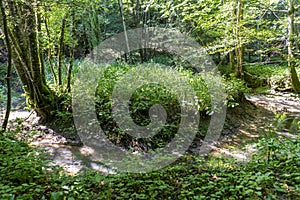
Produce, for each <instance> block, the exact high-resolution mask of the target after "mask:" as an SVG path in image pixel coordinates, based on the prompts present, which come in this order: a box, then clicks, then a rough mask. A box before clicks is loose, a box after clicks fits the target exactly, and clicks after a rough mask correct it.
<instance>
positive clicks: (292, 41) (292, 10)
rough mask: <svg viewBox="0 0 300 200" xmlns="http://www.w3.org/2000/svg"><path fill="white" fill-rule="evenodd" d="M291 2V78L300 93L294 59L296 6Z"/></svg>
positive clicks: (289, 34) (292, 0)
mask: <svg viewBox="0 0 300 200" xmlns="http://www.w3.org/2000/svg"><path fill="white" fill-rule="evenodd" d="M288 1H289V10H288V44H287V46H288V67H289V70H290V77H291V82H292V87H293V89H294V91H295V92H296V93H300V82H299V78H298V75H297V72H296V68H295V64H296V63H295V58H294V42H295V40H294V37H295V4H294V0H288Z"/></svg>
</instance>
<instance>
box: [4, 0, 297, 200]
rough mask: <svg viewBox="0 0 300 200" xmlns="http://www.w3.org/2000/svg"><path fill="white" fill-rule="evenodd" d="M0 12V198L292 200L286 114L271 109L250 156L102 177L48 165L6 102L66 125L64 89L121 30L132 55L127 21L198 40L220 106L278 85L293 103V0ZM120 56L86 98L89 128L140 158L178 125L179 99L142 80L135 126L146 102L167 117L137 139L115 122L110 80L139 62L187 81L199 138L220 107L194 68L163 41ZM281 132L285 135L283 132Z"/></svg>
mask: <svg viewBox="0 0 300 200" xmlns="http://www.w3.org/2000/svg"><path fill="white" fill-rule="evenodd" d="M0 7H1V13H0V18H1V21H0V29H1V40H0V62H1V63H0V110H1V112H2V111H3V110H5V111H6V114H5V116H4V117H3V118H4V120H3V121H2V117H1V118H0V119H1V120H0V122H1V123H2V124H1V125H2V128H1V130H0V147H1V148H0V199H51V200H72V199H299V198H300V187H299V185H300V173H299V171H300V170H299V169H300V142H299V137H300V136H299V133H300V123H299V116H296V117H295V116H293V117H292V120H290V119H289V117H287V115H288V113H284V114H282V113H275V116H277V118H275V119H274V121H270V122H266V123H265V125H264V126H265V127H263V131H264V132H263V133H261V135H260V136H259V137H258V139H257V140H256V141H255V142H254V144H253V145H254V146H255V148H256V150H257V151H256V152H255V153H254V154H253V156H252V157H251V158H250V159H249V160H246V161H238V160H236V159H234V158H231V157H228V156H226V157H217V156H214V155H211V154H205V155H200V156H199V155H198V154H197V153H195V152H193V153H192V152H189V151H188V152H186V154H185V155H183V156H181V157H180V159H178V160H176V161H175V162H174V163H172V164H171V165H168V166H166V167H164V168H163V169H160V170H157V171H151V172H147V173H136V174H134V173H124V172H120V173H116V174H110V175H106V174H103V173H101V172H97V171H93V170H91V169H85V170H84V171H82V172H81V173H79V174H77V175H76V176H70V175H67V174H66V173H65V172H64V170H63V169H61V168H59V167H53V166H52V165H50V164H49V163H50V162H51V160H47V159H48V156H47V153H45V151H43V150H42V149H40V148H34V147H32V146H31V145H29V141H30V139H29V140H28V138H31V139H32V138H34V135H36V134H37V132H36V131H34V130H26V131H24V130H23V128H22V123H23V121H22V120H20V119H17V121H16V122H17V125H16V123H14V125H13V123H9V120H8V117H9V114H10V111H11V109H13V110H18V109H20V108H21V109H23V108H24V107H26V109H29V110H30V109H32V110H34V111H35V112H36V113H37V114H38V115H39V116H40V117H41V121H40V123H50V124H52V125H54V126H57V127H59V128H62V129H64V131H67V132H68V131H70V132H71V131H74V128H73V126H72V125H73V123H74V122H73V116H72V114H73V113H72V112H73V111H74V107H72V106H73V105H74V104H72V97H74V94H72V90H73V89H74V88H73V86H74V82H76V80H75V77H76V76H77V75H78V73H79V72H80V70H81V69H82V68H83V67H82V66H83V63H85V61H86V58H87V57H92V55H93V54H92V55H91V53H93V52H94V49H96V47H97V46H98V45H101V44H103V42H104V41H106V40H107V39H108V38H110V37H111V36H114V35H116V34H118V33H122V32H124V38H125V39H124V40H125V43H126V46H127V48H128V49H127V50H130V49H129V43H128V41H127V39H128V38H126V37H127V36H126V34H127V32H128V31H129V30H130V29H134V28H142V29H143V30H148V29H149V27H161V28H168V29H172V30H173V29H176V30H179V31H180V32H181V33H184V34H185V35H186V36H187V37H189V38H192V39H193V40H195V41H197V43H198V44H199V45H201V46H202V47H203V48H204V49H205V50H206V52H207V54H209V55H210V56H211V58H212V59H213V61H214V63H215V65H216V66H217V68H218V72H217V73H216V75H217V76H220V78H221V81H222V84H224V89H225V92H226V97H224V102H222V103H223V104H224V105H225V106H226V107H227V108H228V109H229V110H230V109H234V108H237V107H242V108H244V107H243V106H244V105H245V104H247V102H246V100H245V93H250V94H258V93H259V94H269V93H278V94H279V95H280V94H282V92H284V93H293V95H294V96H295V97H296V98H298V99H299V93H300V82H299V78H298V77H299V76H300V56H299V55H300V54H299V43H300V40H299V34H300V25H299V24H300V23H299V18H300V8H299V7H300V6H299V2H298V1H294V0H273V1H267V0H250V1H244V0H235V1H232V0H225V1H224V0H223V1H220V0H203V1H200V0H199V1H198V0H175V1H167V0H162V1H157V0H151V1H140V0H136V1H131V0H118V1H116V0H101V1H100V0H61V1H50V0H43V1H36V0H28V1H23V0H9V1H8V0H1V1H0ZM163 39H164V38H163ZM125 52H126V50H125V51H122V50H120V52H118V53H119V55H120V56H119V57H118V58H116V59H115V60H113V62H112V63H110V64H108V65H105V70H104V71H103V74H104V75H103V76H102V77H99V79H98V80H97V83H98V84H97V85H95V88H96V92H95V94H93V95H94V97H95V110H96V116H97V120H98V121H97V123H98V124H99V125H100V126H101V128H102V129H103V130H104V132H105V134H106V136H107V138H108V139H109V140H110V141H111V142H112V143H114V144H115V145H116V146H118V147H119V148H122V149H124V150H127V151H128V152H135V151H138V152H139V153H144V154H147V153H148V152H150V151H154V150H156V149H160V148H164V147H165V146H166V145H167V144H168V143H169V142H170V141H171V140H172V138H174V136H175V135H176V133H177V132H178V129H179V125H180V122H181V117H182V116H181V115H180V114H181V111H182V110H181V106H184V100H185V99H184V94H182V96H181V97H180V98H178V96H176V95H175V94H174V93H172V92H170V90H169V88H167V87H166V86H165V85H162V84H158V83H151V82H150V83H148V84H145V85H142V86H141V87H139V88H137V89H136V90H135V91H134V93H133V94H132V95H131V97H130V100H129V101H128V102H126V105H127V104H128V105H129V112H130V117H131V118H132V119H133V121H134V123H135V124H137V125H140V126H142V127H143V126H147V125H149V124H150V123H151V116H149V112H150V111H149V110H150V108H151V107H152V106H153V105H157V104H160V105H162V107H163V108H164V109H165V112H166V116H167V119H166V123H165V124H164V125H163V128H162V129H161V130H160V131H159V132H158V133H157V134H156V135H155V136H153V137H149V138H143V137H133V136H131V135H129V134H126V131H125V130H122V129H121V128H120V126H119V125H118V123H117V122H116V119H115V118H116V116H114V114H113V104H112V101H111V100H112V96H113V91H114V88H115V86H116V84H117V82H118V81H119V80H122V78H123V77H124V76H126V73H128V72H129V71H130V73H133V74H135V75H134V79H141V78H143V77H141V76H142V75H144V74H142V75H141V74H139V71H135V69H137V68H139V67H141V66H143V67H145V66H146V67H145V68H144V73H153V74H156V75H159V76H160V79H165V80H167V81H168V82H170V83H173V82H172V81H176V80H173V79H172V77H173V73H176V74H177V75H179V76H181V77H184V78H185V79H186V80H188V82H187V85H188V86H190V87H191V88H192V89H193V90H194V91H196V94H195V97H194V98H195V99H194V101H193V103H194V105H193V106H195V107H196V108H197V110H198V111H199V113H200V118H201V123H200V124H199V126H198V129H197V133H196V138H197V139H199V140H203V139H204V138H205V136H206V133H207V129H208V126H209V121H210V120H211V118H212V116H214V115H215V114H216V113H218V108H216V107H214V106H213V102H212V94H210V91H209V86H208V83H207V82H206V80H205V79H204V78H203V76H202V74H201V73H198V71H197V70H195V66H193V64H192V63H189V62H188V61H187V60H184V58H182V57H180V56H181V55H174V54H172V52H166V51H165V50H162V49H159V48H144V49H138V50H134V51H129V52H127V53H125ZM96 65H97V66H98V67H103V66H104V65H102V63H96ZM161 66H164V70H169V74H163V73H162V70H161V69H160V67H161ZM103 68H104V67H103ZM211 78H212V79H213V77H211ZM130 81H131V80H129V82H130ZM174 83H175V82H174ZM77 84H78V83H77ZM129 85H130V84H129ZM174 85H175V84H174ZM77 86H78V85H77ZM77 86H76V85H75V87H77ZM79 86H80V84H79ZM215 89H216V91H217V89H218V88H217V87H215ZM73 91H74V90H73ZM124 92H125V93H126V91H124ZM88 94H89V91H88V90H86V91H84V93H83V94H80V95H83V96H84V95H88ZM72 95H73V96H72ZM25 98H26V103H25ZM73 103H74V102H73ZM283 103H284V102H283ZM25 104H26V105H25ZM126 105H125V106H126ZM186 105H188V104H186ZM92 109H94V108H92ZM295 109H300V108H296V107H295ZM236 114H237V115H239V114H241V113H236ZM254 120H255V119H254ZM227 123H228V122H227V121H226V122H225V126H232V124H230V123H229V124H227ZM271 123H272V124H271ZM282 127H284V131H286V132H288V134H286V135H282V134H281V135H280V134H279V131H280V129H281V128H282ZM77 128H78V127H77ZM256 128H257V129H258V127H256ZM59 130H61V129H59ZM155 131H156V130H153V132H155ZM24 132H25V135H26V136H25V137H23V136H20V133H22V134H24ZM72 133H73V132H72ZM22 134H21V135H22ZM70 134H71V133H70ZM67 135H68V134H67ZM64 136H65V135H64ZM69 137H73V136H72V135H69ZM198 145H200V144H198ZM104 164H105V163H104Z"/></svg>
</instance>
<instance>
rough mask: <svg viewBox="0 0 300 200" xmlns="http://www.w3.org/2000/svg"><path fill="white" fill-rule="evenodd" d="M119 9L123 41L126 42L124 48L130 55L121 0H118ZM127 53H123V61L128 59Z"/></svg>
mask: <svg viewBox="0 0 300 200" xmlns="http://www.w3.org/2000/svg"><path fill="white" fill-rule="evenodd" d="M119 9H120V15H121V18H122V23H123V30H124V37H125V43H126V50H127V54H128V56H129V57H130V48H129V43H128V36H127V29H126V23H125V17H124V14H123V2H122V0H119ZM127 54H125V61H128V58H127Z"/></svg>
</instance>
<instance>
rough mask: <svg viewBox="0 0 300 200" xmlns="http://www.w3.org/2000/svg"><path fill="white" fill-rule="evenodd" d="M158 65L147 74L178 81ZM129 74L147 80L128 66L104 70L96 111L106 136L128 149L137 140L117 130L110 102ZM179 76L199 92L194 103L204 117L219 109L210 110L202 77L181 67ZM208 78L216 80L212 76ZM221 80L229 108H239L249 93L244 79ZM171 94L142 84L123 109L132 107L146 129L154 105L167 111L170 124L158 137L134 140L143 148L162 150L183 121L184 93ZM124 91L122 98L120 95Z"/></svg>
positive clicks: (167, 90) (206, 87) (125, 89)
mask: <svg viewBox="0 0 300 200" xmlns="http://www.w3.org/2000/svg"><path fill="white" fill-rule="evenodd" d="M155 66H156V65H155V64H153V63H152V65H151V68H150V67H149V69H147V68H145V70H146V71H147V70H148V71H147V72H149V73H154V74H158V75H161V77H158V79H163V80H165V81H167V82H168V81H173V82H175V81H176V80H171V78H169V77H164V75H163V73H162V72H161V71H160V69H159V68H156V67H155ZM100 67H101V66H100ZM128 71H130V73H131V76H132V77H134V78H135V79H143V78H144V77H143V76H144V74H142V75H141V74H139V72H138V71H135V69H134V68H133V67H132V66H130V65H128V64H126V63H114V64H111V65H109V66H107V67H106V68H105V70H104V72H103V74H104V75H103V76H102V77H100V79H99V81H98V87H97V90H96V112H97V117H98V120H99V123H100V125H101V128H102V129H103V130H104V132H106V133H107V136H108V138H110V140H111V141H113V142H114V143H115V144H118V145H121V146H123V147H125V148H128V147H130V146H131V143H132V141H133V140H134V138H133V137H131V136H130V135H128V134H125V133H124V132H123V131H122V130H121V129H120V128H119V127H118V125H117V123H116V122H115V119H114V116H113V114H112V102H111V101H112V96H113V90H114V88H115V86H116V84H117V83H118V81H124V80H126V79H122V78H123V77H126V76H127V75H126V73H128ZM168 73H169V74H168V75H169V76H170V77H173V76H172V73H174V72H172V70H170V72H169V71H168ZM177 73H178V74H179V76H182V77H184V78H185V79H186V80H188V82H187V83H184V84H188V85H190V87H191V88H193V90H194V91H195V92H196V96H197V99H198V100H196V102H195V103H196V104H197V105H196V106H197V107H198V109H199V111H200V112H201V113H203V114H204V115H208V114H209V113H211V111H212V110H214V111H215V110H217V108H212V107H211V102H210V99H211V95H210V93H209V92H210V91H209V89H208V86H207V84H206V82H205V80H204V79H203V78H202V76H200V75H198V74H194V73H193V72H191V71H189V70H183V69H181V68H178V71H177ZM208 77H209V76H208ZM209 78H210V79H211V80H212V81H214V80H213V77H209ZM222 80H223V82H224V83H225V89H226V91H227V101H228V105H229V106H230V107H234V106H236V105H238V102H239V101H240V99H241V98H242V97H243V93H245V92H247V91H248V88H247V87H246V86H245V83H244V82H243V81H242V80H240V79H237V78H234V77H231V78H227V79H226V78H223V79H222ZM126 81H128V80H126ZM129 81H130V80H129ZM122 84H123V83H122ZM124 84H125V83H124ZM126 84H128V85H129V86H128V87H131V83H128V82H126ZM175 84H176V82H175ZM179 85H180V84H179ZM132 87H133V86H132ZM176 87H181V86H177V84H176ZM129 89H131V88H124V91H122V92H123V93H126V92H128V90H129ZM212 89H216V90H217V89H218V88H216V87H214V86H213V87H212ZM171 91H172V90H171V89H170V88H166V87H164V86H163V85H160V84H158V83H151V82H149V83H148V84H145V85H142V86H140V87H139V88H137V89H136V90H134V92H133V93H132V95H131V98H130V101H129V102H124V106H126V104H127V103H128V104H129V107H130V117H131V118H132V119H133V121H134V122H135V123H136V124H138V125H140V126H146V125H148V124H149V123H150V118H149V109H150V108H151V106H153V105H156V104H160V105H162V106H163V107H164V108H165V110H166V114H167V117H168V118H167V123H166V124H165V125H164V126H163V129H162V130H161V131H160V132H159V134H156V135H155V136H154V137H152V138H150V139H139V138H135V139H137V143H139V144H140V147H141V148H142V149H147V148H148V147H150V148H151V149H153V148H159V147H163V146H164V145H165V144H167V143H169V141H170V140H171V139H172V138H173V136H174V134H176V133H177V131H178V125H179V123H180V119H181V118H180V114H181V113H180V111H181V110H180V109H181V106H182V103H183V102H184V100H185V99H184V96H183V95H184V94H179V96H180V97H176V96H175V94H174V93H172V92H171ZM178 91H180V88H178ZM122 92H121V93H120V94H119V95H121V94H122ZM215 93H216V94H219V93H218V91H215ZM124 112H125V111H124ZM154 131H155V130H154ZM200 132H201V130H200Z"/></svg>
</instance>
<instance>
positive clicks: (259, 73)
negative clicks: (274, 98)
mask: <svg viewBox="0 0 300 200" xmlns="http://www.w3.org/2000/svg"><path fill="white" fill-rule="evenodd" d="M245 71H246V72H248V73H249V74H250V77H249V78H248V80H247V82H248V83H250V85H252V86H253V87H262V86H265V85H268V86H269V87H270V88H271V89H273V90H279V91H284V90H292V87H291V81H290V75H289V69H288V67H287V66H286V65H284V66H282V65H264V66H262V65H253V66H247V67H246V68H245ZM297 71H298V76H300V72H299V69H297ZM245 79H246V78H245Z"/></svg>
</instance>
